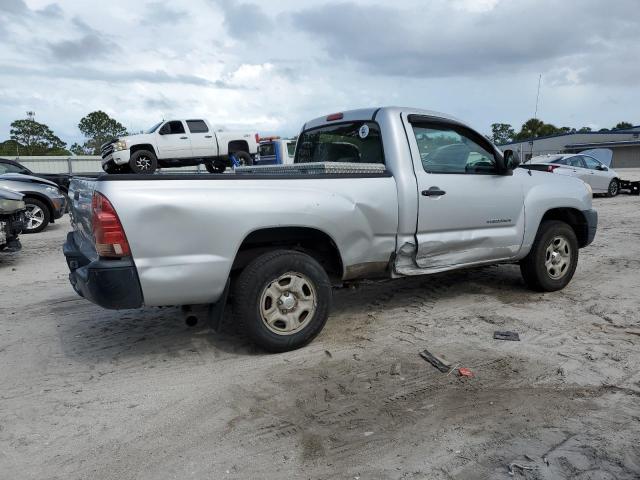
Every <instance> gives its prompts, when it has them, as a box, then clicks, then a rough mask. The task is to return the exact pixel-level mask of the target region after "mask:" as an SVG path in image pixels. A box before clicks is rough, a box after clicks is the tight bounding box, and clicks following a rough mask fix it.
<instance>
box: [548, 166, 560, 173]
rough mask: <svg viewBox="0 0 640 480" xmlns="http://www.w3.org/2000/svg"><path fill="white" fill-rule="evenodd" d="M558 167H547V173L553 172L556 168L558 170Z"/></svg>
mask: <svg viewBox="0 0 640 480" xmlns="http://www.w3.org/2000/svg"><path fill="white" fill-rule="evenodd" d="M559 166H560V165H549V166H548V167H547V172H553V171H554V170H555V169H556V168H558V167H559Z"/></svg>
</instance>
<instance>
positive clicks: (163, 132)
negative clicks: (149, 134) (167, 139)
mask: <svg viewBox="0 0 640 480" xmlns="http://www.w3.org/2000/svg"><path fill="white" fill-rule="evenodd" d="M167 133H169V128H168V127H167V124H166V123H165V124H164V125H163V126H162V128H161V129H160V130H158V134H159V135H166V134H167Z"/></svg>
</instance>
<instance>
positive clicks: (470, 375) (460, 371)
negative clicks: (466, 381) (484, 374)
mask: <svg viewBox="0 0 640 480" xmlns="http://www.w3.org/2000/svg"><path fill="white" fill-rule="evenodd" d="M458 375H460V376H461V377H467V378H473V377H474V374H473V372H472V371H471V370H469V369H468V368H465V367H462V368H459V369H458Z"/></svg>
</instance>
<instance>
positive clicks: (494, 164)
mask: <svg viewBox="0 0 640 480" xmlns="http://www.w3.org/2000/svg"><path fill="white" fill-rule="evenodd" d="M404 120H405V128H406V129H407V132H408V133H409V135H408V136H409V143H410V147H411V151H412V156H413V164H414V171H415V175H416V178H417V181H418V192H417V193H418V221H417V230H416V240H417V243H418V251H417V255H416V263H417V264H418V266H419V267H422V268H424V269H435V270H438V269H440V270H446V269H448V268H453V267H456V266H463V265H473V264H480V263H484V262H490V261H501V260H508V259H511V258H514V257H515V256H516V255H517V253H518V252H519V250H520V247H521V245H522V241H523V237H524V207H523V193H522V192H523V190H522V183H521V181H520V179H519V175H517V174H516V175H504V174H499V173H498V161H501V160H502V159H501V157H500V158H499V157H498V155H500V153H498V152H497V151H496V149H495V148H494V147H493V146H492V145H491V144H490V143H489V142H488V141H487V140H486V139H484V137H482V135H480V134H478V133H477V132H474V131H473V130H471V129H468V128H467V127H464V126H461V125H459V124H457V123H454V122H446V121H434V120H433V119H429V117H426V118H425V119H424V120H423V119H421V117H418V118H415V117H414V116H411V120H409V119H408V118H407V119H404Z"/></svg>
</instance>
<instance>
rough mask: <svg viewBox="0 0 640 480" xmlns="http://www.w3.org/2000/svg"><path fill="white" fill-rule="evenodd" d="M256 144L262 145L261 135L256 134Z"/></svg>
mask: <svg viewBox="0 0 640 480" xmlns="http://www.w3.org/2000/svg"><path fill="white" fill-rule="evenodd" d="M256 143H260V134H259V133H256Z"/></svg>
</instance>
